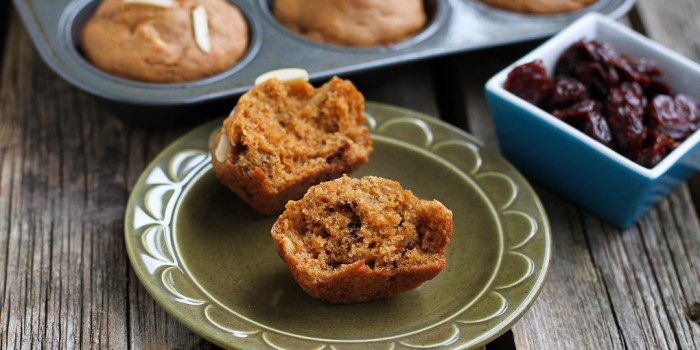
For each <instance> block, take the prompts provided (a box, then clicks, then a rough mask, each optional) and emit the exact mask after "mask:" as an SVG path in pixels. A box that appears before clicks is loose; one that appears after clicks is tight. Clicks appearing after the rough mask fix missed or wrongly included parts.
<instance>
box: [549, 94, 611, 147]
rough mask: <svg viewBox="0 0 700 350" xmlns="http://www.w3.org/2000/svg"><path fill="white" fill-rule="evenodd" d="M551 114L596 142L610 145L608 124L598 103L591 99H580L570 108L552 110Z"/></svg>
mask: <svg viewBox="0 0 700 350" xmlns="http://www.w3.org/2000/svg"><path fill="white" fill-rule="evenodd" d="M552 114H553V115H554V116H555V117H557V118H559V119H561V120H563V121H565V122H567V123H569V124H571V125H572V126H573V127H575V128H576V129H579V130H581V131H583V132H584V133H586V134H587V135H588V136H590V137H592V138H594V139H595V140H597V141H598V142H600V143H602V144H604V145H606V146H608V147H611V146H612V134H611V133H610V126H609V125H608V122H607V120H605V118H604V117H603V115H602V114H601V105H600V103H598V102H595V101H591V100H586V101H581V102H579V103H577V104H575V105H573V106H571V107H570V108H567V109H563V110H556V111H553V112H552Z"/></svg>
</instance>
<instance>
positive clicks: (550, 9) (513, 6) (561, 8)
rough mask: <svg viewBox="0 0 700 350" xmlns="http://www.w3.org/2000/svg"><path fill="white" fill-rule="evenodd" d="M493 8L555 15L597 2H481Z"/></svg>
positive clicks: (584, 0) (589, 0)
mask: <svg viewBox="0 0 700 350" xmlns="http://www.w3.org/2000/svg"><path fill="white" fill-rule="evenodd" d="M480 1H482V2H484V3H487V4H489V5H491V6H495V7H500V8H502V9H505V10H509V11H514V12H521V13H538V14H555V13H564V12H571V11H576V10H580V9H582V8H584V7H586V6H588V5H590V4H592V3H594V2H595V1H596V0H480Z"/></svg>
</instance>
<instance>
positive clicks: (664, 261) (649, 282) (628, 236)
mask: <svg viewBox="0 0 700 350" xmlns="http://www.w3.org/2000/svg"><path fill="white" fill-rule="evenodd" d="M675 2H677V3H678V4H676V5H675V8H676V9H677V11H678V10H679V9H682V10H680V11H691V12H685V13H678V12H677V11H676V12H673V14H672V15H668V16H667V18H666V21H668V20H669V18H679V17H680V18H687V20H688V21H694V23H693V25H697V23H696V21H695V19H696V18H697V15H698V14H700V12H698V5H697V4H693V5H689V2H688V1H675ZM646 3H653V4H654V6H655V7H659V8H661V7H664V8H666V7H669V6H670V7H671V8H673V7H674V5H673V4H669V3H668V2H663V3H659V2H654V1H640V5H639V6H640V7H643V6H645V5H646ZM665 11H669V10H668V9H666V10H665ZM692 11H695V12H692ZM640 12H643V11H640ZM652 13H653V15H652ZM656 15H657V11H656V10H653V11H649V16H656ZM671 16H673V17H671ZM641 18H642V20H643V21H644V23H649V24H647V28H648V29H650V32H651V33H661V32H663V30H664V29H665V28H668V26H666V27H664V28H655V27H654V25H655V23H665V22H659V20H658V19H656V21H648V19H647V18H646V17H645V16H644V15H642V16H641ZM681 22H684V21H683V20H681ZM674 26H675V25H674ZM686 29H687V28H686ZM693 33H695V34H694V36H693V38H694V39H695V40H697V38H698V35H697V33H700V30H698V29H693ZM658 35H659V37H674V38H675V43H682V42H684V40H683V39H680V38H685V37H687V36H681V35H678V34H676V35H673V34H668V33H665V34H664V35H661V34H658ZM657 39H658V38H657ZM659 40H660V39H659ZM686 45H687V44H686ZM695 45H696V44H690V48H688V46H685V48H686V50H685V51H686V52H685V53H686V54H687V53H688V52H694V51H695ZM509 49H510V50H512V51H509ZM527 51H528V50H527V49H521V48H519V47H510V48H507V49H505V50H502V49H497V50H491V52H490V57H492V59H491V60H490V62H483V61H479V59H478V58H471V60H470V57H469V56H470V55H471V54H469V55H465V62H464V64H463V66H462V67H461V68H460V69H461V70H462V73H461V77H462V78H461V79H462V81H463V83H464V84H465V86H466V87H465V88H464V90H465V97H464V98H465V100H466V101H467V103H466V106H467V107H466V109H467V116H468V120H467V122H466V124H468V125H469V130H470V131H471V132H472V133H473V134H475V135H476V136H477V137H480V138H482V139H484V140H485V142H486V143H487V144H488V145H489V146H491V147H494V148H496V147H497V140H496V139H495V137H494V133H493V126H492V125H491V123H490V120H489V119H488V118H483V115H484V114H485V113H487V109H486V108H485V105H484V100H483V97H481V96H480V94H481V93H482V91H483V83H485V81H486V79H488V77H490V76H491V75H492V74H494V73H496V72H497V71H498V70H500V69H501V68H502V67H505V66H506V65H507V64H509V63H511V62H512V61H513V60H515V59H517V58H519V57H520V56H522V55H523V54H525V53H526V52H527ZM679 51H681V52H683V50H679ZM497 57H498V58H499V59H497ZM500 58H502V59H500ZM535 187H536V189H537V192H538V194H539V195H540V197H541V198H542V200H543V202H544V203H545V206H546V209H547V212H548V213H549V218H550V223H551V225H552V232H553V239H554V246H555V248H554V255H553V258H552V262H553V263H552V267H551V269H550V274H549V278H548V281H547V284H546V285H545V288H544V290H543V291H542V294H541V295H540V297H539V299H538V300H537V301H536V302H535V304H534V305H533V307H532V309H531V310H530V311H529V312H528V313H527V314H526V315H525V316H524V317H523V318H522V319H521V320H520V321H519V322H518V323H516V325H515V326H514V327H513V334H514V340H515V345H516V347H517V348H518V349H545V348H546V349H549V348H562V349H563V348H586V349H615V348H634V349H637V348H639V349H642V348H649V349H657V348H669V349H676V348H697V347H698V344H697V338H698V331H700V330H699V329H698V327H697V325H693V324H691V323H690V322H689V321H688V320H687V318H686V317H685V316H684V314H683V309H684V307H685V304H686V303H688V302H692V301H693V300H696V299H697V290H698V286H699V285H700V284H698V273H699V268H700V264H698V259H699V257H698V256H699V255H700V253H699V252H700V249H695V250H692V248H684V246H689V247H693V248H697V246H698V244H700V243H699V241H700V239H699V237H698V232H700V228H699V227H698V223H697V215H696V214H695V210H694V208H693V206H692V202H691V200H690V197H689V195H688V191H687V188H686V187H685V186H682V187H681V188H679V189H678V190H677V191H676V192H674V193H673V194H672V195H671V196H670V197H669V198H668V199H667V200H666V201H664V202H662V203H661V204H660V205H659V206H657V208H656V209H654V210H653V211H652V212H651V213H650V214H649V215H647V216H646V217H645V218H643V219H642V220H641V221H640V223H639V224H637V225H636V226H634V227H633V228H631V229H629V230H625V231H620V230H619V229H616V228H615V227H613V226H612V225H609V224H607V223H605V222H603V221H601V220H600V219H598V218H596V217H594V216H592V215H591V214H589V213H588V212H587V211H585V210H582V209H580V208H579V207H578V206H577V205H575V204H573V203H571V202H569V201H567V200H564V199H562V198H560V197H559V196H558V195H556V194H554V193H551V192H550V191H549V190H547V189H546V188H545V187H544V184H535ZM670 203H673V204H670Z"/></svg>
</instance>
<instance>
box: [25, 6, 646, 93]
mask: <svg viewBox="0 0 700 350" xmlns="http://www.w3.org/2000/svg"><path fill="white" fill-rule="evenodd" d="M228 1H229V2H231V3H232V4H233V5H235V6H236V7H238V8H239V9H240V10H241V12H242V13H243V15H244V16H245V18H246V20H247V22H248V27H249V31H250V34H249V35H250V43H249V47H248V50H247V52H246V54H245V55H244V56H243V58H242V59H241V60H240V61H239V62H238V63H237V64H236V65H234V66H233V67H232V68H230V69H228V70H226V71H224V72H221V73H219V74H216V75H213V76H211V77H207V78H205V79H201V80H197V81H192V82H186V83H171V84H163V83H143V82H137V81H132V80H127V79H123V78H119V77H116V76H113V75H111V74H108V73H105V72H103V71H101V70H99V69H97V68H96V67H94V66H93V65H92V64H90V63H89V62H88V61H87V60H86V59H85V58H84V57H83V56H82V54H81V53H80V48H79V45H80V42H79V37H80V31H81V30H82V27H83V25H84V24H85V22H86V21H87V19H88V18H89V17H90V16H91V15H92V14H93V13H94V12H95V9H96V8H97V6H98V5H99V3H100V0H53V1H46V0H13V2H14V4H15V7H16V8H17V10H18V12H19V14H20V16H21V18H22V20H23V22H24V24H25V26H26V27H27V29H28V31H29V34H30V37H31V38H32V41H33V42H34V45H35V46H36V48H37V50H38V51H39V53H40V54H41V56H42V58H43V59H44V60H45V61H46V63H47V64H48V65H49V66H50V67H51V68H52V69H53V70H54V71H55V72H56V73H58V74H59V75H60V76H62V77H63V78H64V79H66V80H67V81H68V82H70V83H71V84H73V85H75V86H77V87H79V88H81V89H83V90H85V91H87V92H89V93H92V94H94V95H97V96H99V97H102V98H105V99H107V100H110V101H113V102H117V103H124V104H131V105H144V106H153V107H159V106H173V107H176V106H184V105H194V104H198V103H201V102H206V101H212V100H217V99H222V98H226V97H232V96H235V95H239V94H241V93H243V92H245V91H247V90H248V89H250V87H251V86H252V84H253V81H254V80H255V78H256V77H257V76H259V75H260V74H262V73H264V72H267V71H269V70H272V69H277V68H282V67H300V68H304V69H306V70H307V71H308V72H309V75H310V78H311V79H313V80H316V79H322V78H328V77H330V76H332V75H337V74H344V73H350V72H358V71H365V70H370V69H375V68H379V67H383V66H388V65H393V64H398V63H403V62H409V61H415V60H420V59H425V58H431V57H437V56H442V55H447V54H452V53H457V52H464V51H470V50H477V49H482V48H488V47H494V46H501V45H506V44H510V43H515V42H521V41H526V40H532V39H538V38H543V37H547V36H549V35H552V34H554V33H556V32H557V31H559V30H560V29H562V28H563V27H565V26H566V25H568V24H569V23H571V22H573V21H574V20H575V19H577V18H578V17H580V16H582V15H583V14H585V13H588V12H592V11H595V12H600V13H603V14H605V15H608V16H610V17H612V18H619V17H621V16H623V15H624V14H625V13H627V11H629V9H630V8H631V7H632V5H633V4H634V0H598V1H597V2H595V3H594V4H592V5H591V6H589V7H587V8H585V9H583V10H581V11H576V12H572V13H567V14H560V15H525V14H516V13H512V12H508V11H504V10H500V9H496V8H493V7H490V6H487V5H484V4H482V3H481V2H479V1H477V0H424V4H425V9H426V12H427V13H428V16H429V22H428V25H427V26H426V28H425V29H424V30H423V31H422V32H421V33H419V34H418V35H416V36H415V37H413V38H411V39H408V40H406V41H404V42H401V43H397V44H395V45H390V46H381V47H372V48H355V47H342V46H336V45H327V44H322V43H318V42H314V41H311V40H308V39H305V38H303V37H301V36H299V35H297V34H295V33H293V32H291V31H289V30H287V29H286V28H284V27H283V26H282V25H281V24H280V23H279V22H278V21H277V20H276V19H275V18H274V16H273V15H272V13H271V5H272V3H273V1H274V0H228Z"/></svg>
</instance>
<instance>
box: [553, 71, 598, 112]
mask: <svg viewBox="0 0 700 350" xmlns="http://www.w3.org/2000/svg"><path fill="white" fill-rule="evenodd" d="M586 100H589V98H588V91H587V89H586V85H583V83H582V82H580V81H578V80H576V79H570V78H561V79H557V80H556V82H555V83H554V93H553V94H552V98H551V100H550V102H549V109H550V110H556V109H562V108H567V107H570V106H572V105H574V104H576V103H577V102H582V101H586Z"/></svg>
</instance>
